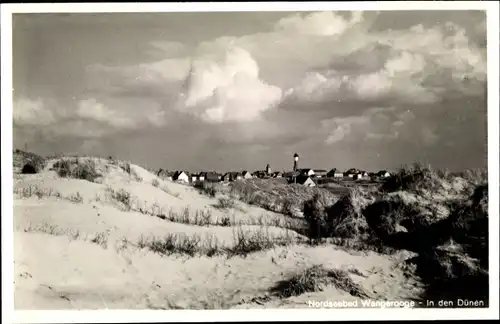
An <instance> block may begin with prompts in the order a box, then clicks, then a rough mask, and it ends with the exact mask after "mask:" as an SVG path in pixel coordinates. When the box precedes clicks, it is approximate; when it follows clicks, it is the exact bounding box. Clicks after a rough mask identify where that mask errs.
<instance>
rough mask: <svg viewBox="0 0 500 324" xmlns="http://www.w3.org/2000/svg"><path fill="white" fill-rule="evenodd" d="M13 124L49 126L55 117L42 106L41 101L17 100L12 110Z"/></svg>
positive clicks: (49, 110)
mask: <svg viewBox="0 0 500 324" xmlns="http://www.w3.org/2000/svg"><path fill="white" fill-rule="evenodd" d="M12 114H13V119H14V123H16V124H17V125H20V126H35V125H40V126H44V125H50V124H52V123H53V122H54V121H55V120H56V115H55V114H54V113H53V111H52V110H51V109H50V107H47V106H45V105H44V103H43V101H42V100H41V99H37V100H30V99H19V100H16V101H14V108H13V109H12Z"/></svg>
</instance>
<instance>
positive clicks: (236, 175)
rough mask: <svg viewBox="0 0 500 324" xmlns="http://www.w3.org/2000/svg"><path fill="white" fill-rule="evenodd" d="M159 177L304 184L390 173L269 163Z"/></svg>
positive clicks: (187, 180)
mask: <svg viewBox="0 0 500 324" xmlns="http://www.w3.org/2000/svg"><path fill="white" fill-rule="evenodd" d="M157 175H158V176H159V177H161V178H163V179H168V180H171V181H180V182H185V183H195V182H203V181H208V182H232V181H237V180H243V179H252V178H261V179H266V178H286V179H287V180H288V181H289V182H294V183H299V184H304V185H313V183H314V180H313V179H317V178H335V179H353V180H362V179H370V178H373V177H379V178H386V177H389V176H390V173H389V172H387V171H385V170H382V171H379V172H377V173H368V172H366V171H363V170H359V169H354V168H352V169H349V170H347V171H346V172H341V171H338V170H337V169H335V168H334V169H331V170H330V171H328V172H327V171H326V170H323V169H310V168H303V169H297V170H296V171H291V172H280V171H277V172H271V170H270V168H269V165H268V166H267V168H266V170H259V171H255V172H253V173H250V172H249V171H243V172H227V173H225V174H222V173H218V172H215V171H204V172H200V173H190V172H188V171H175V172H173V173H172V172H169V171H167V170H163V169H160V170H159V171H158V174H157Z"/></svg>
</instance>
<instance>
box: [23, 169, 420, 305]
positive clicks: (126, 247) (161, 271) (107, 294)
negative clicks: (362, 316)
mask: <svg viewBox="0 0 500 324" xmlns="http://www.w3.org/2000/svg"><path fill="white" fill-rule="evenodd" d="M101 167H103V168H104V169H107V170H106V172H103V173H104V174H105V177H104V178H103V179H102V180H101V181H100V182H101V183H91V182H88V181H84V180H76V179H59V178H58V177H57V175H56V174H55V173H54V172H53V171H47V172H44V173H42V174H37V175H26V176H22V177H20V178H19V179H16V181H15V184H14V186H15V188H14V191H16V188H17V190H19V188H22V187H28V186H30V185H31V186H35V185H36V186H38V187H39V188H43V189H45V190H52V191H53V192H56V191H57V192H59V193H61V197H55V196H51V197H42V198H41V199H39V198H37V197H30V198H24V197H21V196H19V195H16V196H15V200H14V226H15V235H14V237H15V245H14V247H15V251H14V257H15V307H16V308H18V309H71V308H78V309H82V308H87V309H97V308H130V309H137V308H140V309H143V308H166V309H169V308H196V309H200V308H233V307H238V308H249V307H252V308H253V307H307V304H306V303H307V301H308V300H310V299H314V300H342V299H344V300H348V299H354V298H355V297H353V296H351V295H350V294H349V293H348V292H346V291H343V290H340V289H336V288H334V287H328V288H327V289H325V290H324V291H322V292H316V293H304V294H302V295H299V296H295V297H289V298H277V297H271V298H267V299H266V298H263V297H265V296H267V295H269V294H268V291H269V290H270V288H271V287H273V286H274V285H276V284H277V283H278V282H279V281H280V280H283V279H285V278H287V277H289V276H291V275H293V274H295V273H297V272H299V271H301V270H303V269H306V268H307V267H310V266H312V265H316V264H322V265H323V266H325V267H326V268H331V269H334V268H337V269H346V270H349V269H351V270H352V269H356V271H355V273H356V274H354V273H350V277H351V279H352V280H353V281H354V282H356V283H358V284H359V285H360V286H361V287H362V288H363V289H364V291H365V292H366V293H367V294H369V296H371V297H372V298H382V299H386V300H401V299H410V298H415V297H416V296H417V295H418V293H419V292H420V288H419V284H418V282H416V281H415V280H414V279H412V277H411V276H410V277H409V276H407V275H405V273H403V272H402V270H399V268H397V267H396V266H397V264H398V263H399V262H400V260H398V259H396V258H389V257H387V256H382V255H378V254H376V253H368V254H362V253H354V252H346V251H344V250H342V249H339V248H336V247H335V246H332V245H327V246H319V247H309V246H304V245H291V246H286V247H279V248H274V249H271V250H267V251H259V252H254V253H252V254H250V255H248V256H247V257H238V256H236V257H231V258H228V257H227V256H215V257H206V256H194V257H187V256H168V257H167V256H161V255H159V254H155V253H153V252H151V251H149V250H147V249H142V250H141V249H138V248H136V247H135V246H134V245H133V244H125V243H122V240H121V239H122V238H126V239H127V240H128V241H129V242H136V241H137V238H138V237H139V236H141V235H145V236H150V235H153V236H164V235H166V234H168V233H184V234H185V235H200V236H214V237H217V240H218V241H219V242H220V243H221V244H222V245H224V246H228V247H230V246H232V245H234V227H220V226H194V225H187V224H181V223H176V222H170V221H167V220H162V219H160V218H158V217H154V216H150V215H145V214H142V213H139V212H135V211H122V210H120V209H119V208H117V207H118V206H117V205H114V204H113V201H112V199H111V198H110V197H109V196H107V190H106V188H107V187H112V188H113V189H115V190H117V189H119V188H123V189H125V190H127V191H129V192H130V193H131V194H132V196H135V197H136V198H137V199H136V201H139V202H140V201H142V202H145V203H144V204H146V205H148V204H154V203H156V204H158V205H159V206H161V207H162V208H164V209H166V210H168V209H170V208H172V209H175V210H181V209H183V208H184V207H186V206H189V208H190V210H210V211H211V212H212V217H221V216H223V215H226V214H229V215H230V216H231V218H232V220H233V221H248V220H249V219H257V218H259V217H265V218H271V217H282V218H285V216H283V215H278V214H274V213H271V212H268V211H265V210H262V209H260V208H256V207H251V206H247V205H244V204H241V203H240V204H239V206H238V208H236V209H232V210H229V211H226V210H219V209H217V208H214V207H212V206H213V205H214V204H216V202H217V201H216V199H212V198H208V197H205V196H202V195H200V194H199V193H198V192H197V191H196V190H194V189H193V188H191V187H188V186H185V185H181V184H176V183H171V182H168V181H162V180H160V179H157V178H156V176H154V175H152V174H150V173H149V172H147V171H146V170H144V169H142V168H140V167H137V166H133V167H134V170H135V172H136V174H137V175H139V176H140V177H141V178H142V181H136V180H134V179H133V178H132V177H130V176H129V175H128V174H126V173H125V172H123V171H122V170H120V169H119V168H115V167H114V166H108V167H106V166H105V165H104V166H102V165H101ZM153 179H157V180H158V181H159V182H160V186H158V188H157V187H154V186H152V185H151V181H152V180H153ZM161 187H164V188H166V190H161V189H160V188H161ZM77 192H78V193H79V195H80V196H82V197H83V202H82V203H74V202H71V201H68V200H67V199H64V197H66V196H70V195H74V194H76V193H77ZM172 193H173V194H172ZM97 197H99V198H97ZM51 225H55V226H57V228H58V230H60V231H63V232H64V231H76V230H78V231H79V232H80V233H81V235H80V237H79V238H76V239H74V238H71V237H69V236H67V235H51V234H50V233H47V230H43V231H45V232H43V231H42V232H40V229H43V228H45V229H46V228H47V227H50V226H51ZM37 228H38V229H39V231H36V229H37ZM242 228H244V229H245V230H259V229H260V230H262V228H261V227H260V226H257V225H254V226H249V225H246V226H242ZM265 230H266V231H267V234H268V235H271V236H280V235H294V236H296V237H299V234H296V233H295V232H292V233H293V234H291V233H290V231H287V230H285V229H283V228H279V227H273V226H271V227H267V228H266V229H265ZM285 232H286V234H285ZM95 233H106V235H107V236H109V238H108V244H107V246H106V247H104V246H101V245H98V244H95V243H92V242H90V241H89V240H88V239H87V240H84V237H85V236H90V237H92V235H94V234H95Z"/></svg>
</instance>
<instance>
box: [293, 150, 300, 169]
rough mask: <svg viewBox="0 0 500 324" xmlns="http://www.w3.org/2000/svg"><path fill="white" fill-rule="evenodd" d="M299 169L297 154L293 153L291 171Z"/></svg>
mask: <svg viewBox="0 0 500 324" xmlns="http://www.w3.org/2000/svg"><path fill="white" fill-rule="evenodd" d="M298 169H299V155H298V154H297V153H295V154H294V155H293V172H295V171H297V170H298Z"/></svg>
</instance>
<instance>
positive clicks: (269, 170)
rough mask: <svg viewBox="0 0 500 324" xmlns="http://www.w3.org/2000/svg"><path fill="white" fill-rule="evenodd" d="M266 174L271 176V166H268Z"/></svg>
mask: <svg viewBox="0 0 500 324" xmlns="http://www.w3.org/2000/svg"><path fill="white" fill-rule="evenodd" d="M266 173H267V175H270V174H271V166H270V165H269V164H268V165H266Z"/></svg>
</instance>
